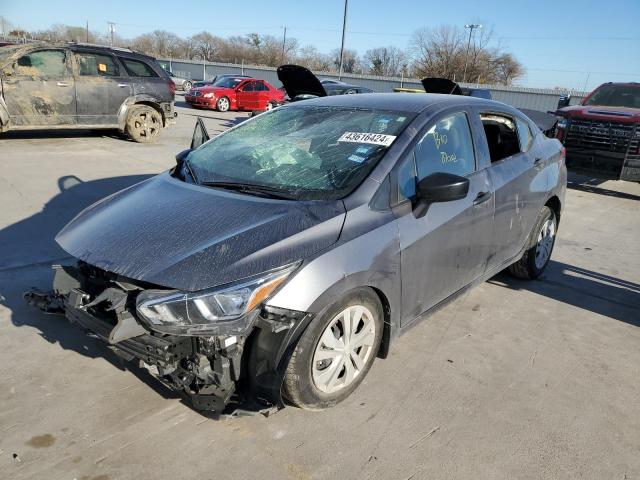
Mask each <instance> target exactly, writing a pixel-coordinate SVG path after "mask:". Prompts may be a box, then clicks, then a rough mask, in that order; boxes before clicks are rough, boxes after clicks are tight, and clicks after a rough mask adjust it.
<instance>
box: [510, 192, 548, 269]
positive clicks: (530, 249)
mask: <svg viewBox="0 0 640 480" xmlns="http://www.w3.org/2000/svg"><path fill="white" fill-rule="evenodd" d="M549 219H551V220H552V221H553V226H554V235H553V239H552V242H551V247H550V252H549V256H548V258H547V259H546V261H545V262H544V264H543V265H541V266H538V265H536V253H537V248H538V236H539V235H540V232H541V230H542V228H543V225H544V224H545V223H546V222H547V221H548V220H549ZM557 229H558V219H557V218H556V215H555V213H554V212H553V210H551V209H550V208H549V207H548V206H546V205H545V206H544V207H542V210H540V213H539V214H538V218H537V220H536V223H535V226H534V227H533V230H532V231H531V235H530V236H529V239H528V240H527V247H526V250H525V252H524V255H522V258H521V259H520V260H518V261H517V262H515V263H513V264H511V265H510V266H509V273H510V274H511V275H513V276H514V277H517V278H522V279H525V280H533V279H536V278H538V277H539V276H540V275H542V272H544V269H545V268H547V265H548V264H549V260H551V254H552V253H553V247H554V245H555V242H556V236H555V232H556V231H557Z"/></svg>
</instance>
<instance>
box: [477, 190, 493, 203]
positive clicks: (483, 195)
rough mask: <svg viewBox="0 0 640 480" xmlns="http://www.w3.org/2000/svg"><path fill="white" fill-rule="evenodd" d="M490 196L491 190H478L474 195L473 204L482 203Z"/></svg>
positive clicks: (491, 195) (491, 194)
mask: <svg viewBox="0 0 640 480" xmlns="http://www.w3.org/2000/svg"><path fill="white" fill-rule="evenodd" d="M491 197H493V193H491V192H480V193H478V195H477V196H476V199H475V200H474V201H473V204H474V205H482V204H483V203H485V202H488V201H489V200H490V199H491Z"/></svg>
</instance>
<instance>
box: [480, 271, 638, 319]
mask: <svg viewBox="0 0 640 480" xmlns="http://www.w3.org/2000/svg"><path fill="white" fill-rule="evenodd" d="M489 283H491V284H494V285H499V286H502V287H506V288H510V289H512V290H528V291H530V292H535V293H537V294H538V295H544V296H545V297H548V298H552V299H553V300H556V301H558V302H562V303H567V304H569V305H573V306H574V307H577V308H581V309H583V310H588V311H590V312H593V313H597V314H599V315H603V316H605V317H609V318H614V319H616V320H619V321H621V322H625V323H628V324H630V325H634V326H636V327H638V326H640V315H639V314H638V312H640V285H639V284H637V283H633V282H629V281H626V280H622V279H619V278H616V277H612V276H609V275H605V274H602V273H599V272H594V271H591V270H586V269H584V268H581V267H577V266H574V265H568V264H566V263H561V262H556V261H553V260H552V261H551V262H550V263H549V265H548V266H547V269H546V270H545V272H544V274H543V276H542V278H541V279H539V280H535V281H527V280H518V279H515V278H513V277H512V276H510V275H509V274H508V273H505V272H502V273H500V274H498V275H496V276H495V277H493V278H492V279H491V280H489Z"/></svg>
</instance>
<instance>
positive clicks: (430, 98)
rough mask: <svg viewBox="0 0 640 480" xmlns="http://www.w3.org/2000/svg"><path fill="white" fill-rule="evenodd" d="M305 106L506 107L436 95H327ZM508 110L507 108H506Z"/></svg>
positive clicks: (404, 109) (396, 108)
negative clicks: (436, 105) (437, 105)
mask: <svg viewBox="0 0 640 480" xmlns="http://www.w3.org/2000/svg"><path fill="white" fill-rule="evenodd" d="M304 102H305V104H306V105H311V104H313V105H318V106H331V107H351V108H373V109H379V110H391V111H400V112H414V113H420V112H422V111H423V110H425V109H426V108H428V107H430V106H432V105H435V104H439V105H441V106H443V107H448V106H456V105H484V106H485V107H502V108H504V107H507V106H506V105H504V104H502V103H499V102H495V101H493V100H486V99H484V98H476V97H467V96H462V95H442V94H436V93H360V94H357V95H329V96H326V97H319V98H313V99H310V100H305V101H304ZM507 108H509V107H507Z"/></svg>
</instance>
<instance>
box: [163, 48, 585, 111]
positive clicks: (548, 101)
mask: <svg viewBox="0 0 640 480" xmlns="http://www.w3.org/2000/svg"><path fill="white" fill-rule="evenodd" d="M159 61H160V63H161V64H163V66H165V67H169V68H170V69H171V71H172V72H173V73H174V75H177V76H179V77H185V78H189V79H192V80H203V79H207V78H212V77H214V76H216V75H221V74H227V73H228V74H237V75H251V76H252V77H256V78H261V79H264V80H266V81H267V82H269V83H270V84H272V85H273V86H275V87H281V86H282V84H281V83H280V81H279V80H278V76H277V75H276V69H275V68H273V67H262V66H256V65H238V64H233V63H211V62H202V61H195V60H172V59H159ZM316 75H317V76H318V77H321V78H338V75H337V74H335V73H325V72H316ZM342 80H343V81H345V82H348V83H354V84H356V85H361V86H363V87H368V88H371V89H372V90H373V91H375V92H391V91H393V89H394V88H395V87H408V88H419V89H422V84H421V83H420V80H418V79H415V78H400V77H376V76H372V75H357V74H344V75H342ZM461 86H463V87H476V86H477V85H476V84H472V83H461ZM478 86H479V87H481V88H487V89H489V90H490V91H491V95H492V97H493V99H494V100H497V101H499V102H503V103H506V104H508V105H512V106H514V107H516V108H530V109H532V110H540V111H550V110H555V109H556V107H557V105H558V99H559V98H560V95H562V94H565V93H570V94H571V105H576V104H578V103H580V101H581V100H582V99H583V98H584V97H585V96H586V93H585V92H580V91H568V92H567V91H557V90H551V89H543V88H525V87H507V86H504V85H482V84H481V85H478Z"/></svg>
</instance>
